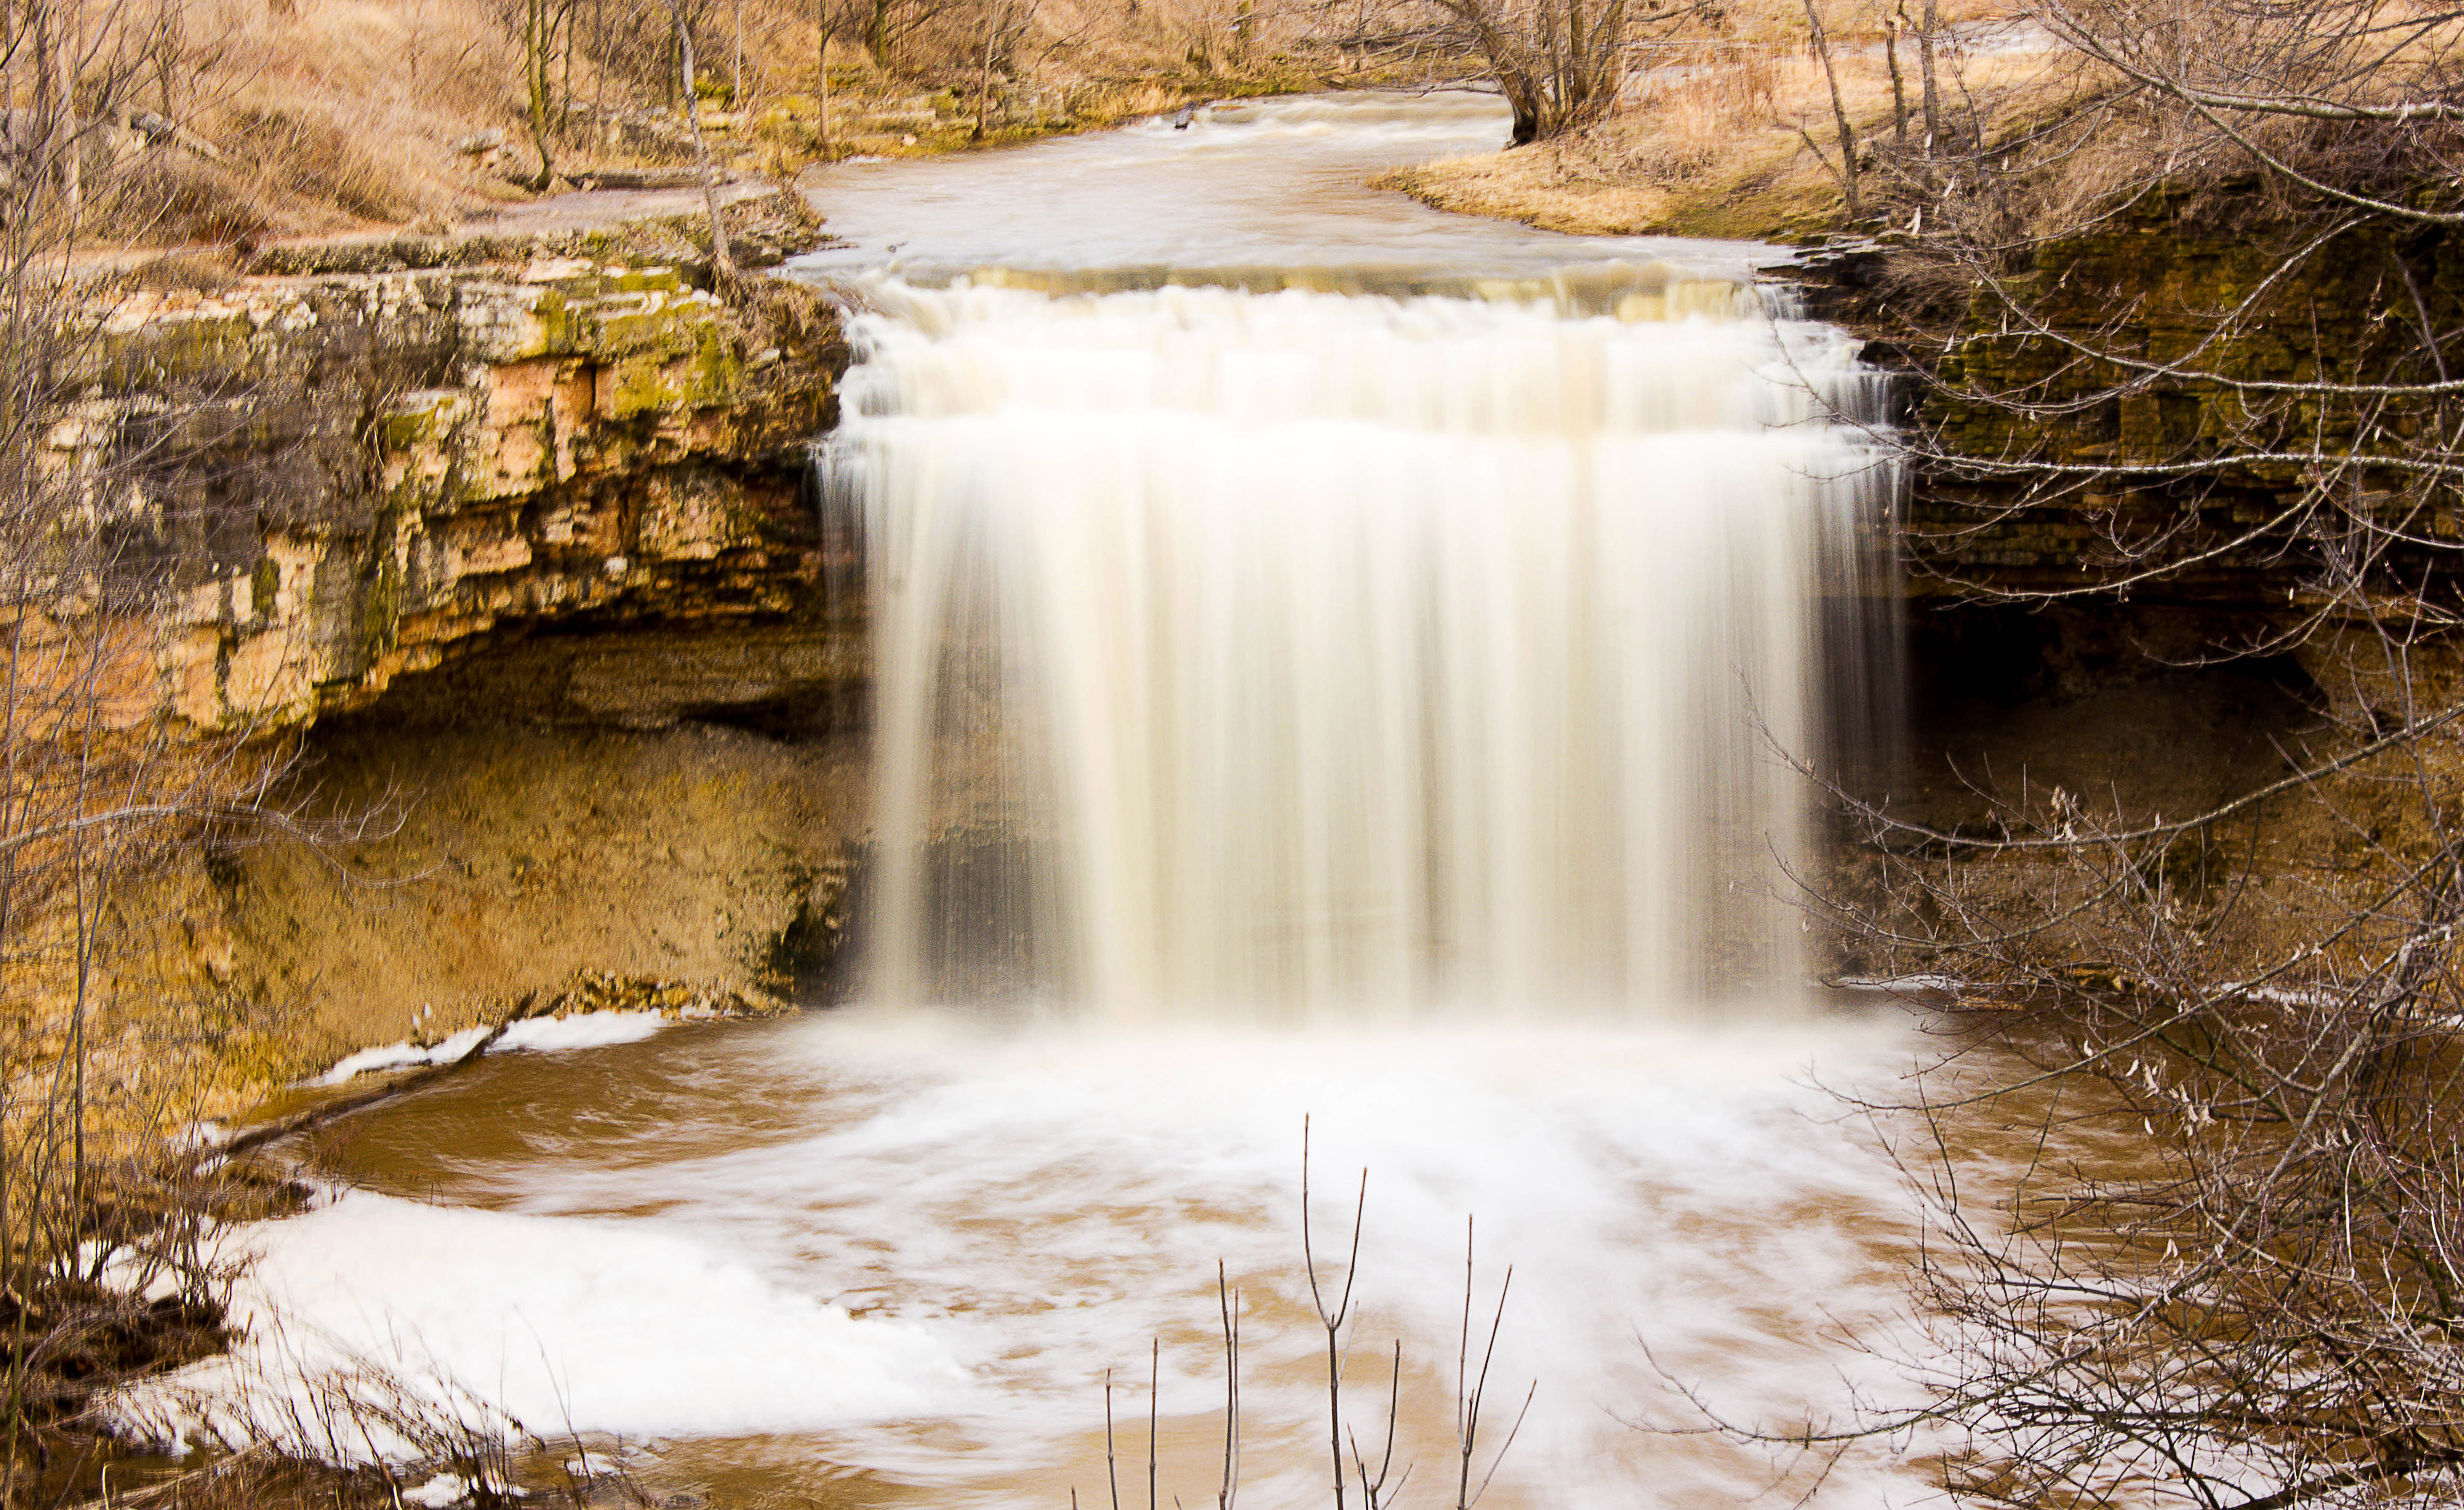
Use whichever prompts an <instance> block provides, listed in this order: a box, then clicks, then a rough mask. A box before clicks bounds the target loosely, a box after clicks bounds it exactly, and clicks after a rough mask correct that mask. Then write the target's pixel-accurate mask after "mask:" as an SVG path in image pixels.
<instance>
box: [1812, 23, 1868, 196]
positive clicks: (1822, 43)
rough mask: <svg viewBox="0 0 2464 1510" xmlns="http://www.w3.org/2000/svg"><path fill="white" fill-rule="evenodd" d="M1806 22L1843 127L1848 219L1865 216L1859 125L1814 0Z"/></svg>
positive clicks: (1843, 188)
mask: <svg viewBox="0 0 2464 1510" xmlns="http://www.w3.org/2000/svg"><path fill="white" fill-rule="evenodd" d="M1804 3H1805V23H1806V25H1808V26H1810V27H1812V28H1813V29H1814V55H1815V56H1816V57H1818V58H1820V59H1822V77H1823V79H1824V81H1825V82H1827V83H1829V84H1830V86H1831V119H1832V120H1833V121H1834V122H1835V123H1836V124H1837V126H1838V128H1839V191H1840V195H1841V197H1842V198H1844V199H1845V200H1846V201H1847V202H1848V218H1849V219H1850V220H1852V221H1856V220H1862V219H1864V218H1865V217H1864V212H1863V210H1862V209H1861V208H1859V205H1858V203H1857V128H1856V127H1855V126H1853V125H1851V124H1850V123H1849V121H1848V106H1847V105H1846V104H1845V103H1844V102H1843V101H1842V100H1841V99H1840V98H1839V74H1838V71H1837V70H1836V69H1834V68H1833V67H1832V66H1831V39H1830V38H1828V37H1826V36H1824V35H1823V34H1822V17H1821V15H1820V14H1819V13H1818V12H1816V11H1815V9H1814V0H1804Z"/></svg>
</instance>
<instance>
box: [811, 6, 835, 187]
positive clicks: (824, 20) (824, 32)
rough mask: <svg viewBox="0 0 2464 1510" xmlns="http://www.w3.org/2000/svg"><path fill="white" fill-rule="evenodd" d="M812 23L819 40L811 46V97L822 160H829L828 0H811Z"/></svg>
mask: <svg viewBox="0 0 2464 1510" xmlns="http://www.w3.org/2000/svg"><path fill="white" fill-rule="evenodd" d="M813 25H814V26H815V27H816V28H817V29H818V30H819V31H820V33H821V37H822V39H821V41H820V42H819V43H818V44H816V45H815V46H814V48H813V84H814V88H813V98H814V99H815V100H816V101H817V102H818V108H819V109H820V111H821V149H822V161H823V162H825V163H826V162H828V161H830V157H831V152H830V19H829V0H813Z"/></svg>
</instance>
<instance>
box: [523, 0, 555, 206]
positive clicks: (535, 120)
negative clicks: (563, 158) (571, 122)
mask: <svg viewBox="0 0 2464 1510" xmlns="http://www.w3.org/2000/svg"><path fill="white" fill-rule="evenodd" d="M554 25H555V22H554V18H553V16H552V15H551V13H550V11H548V0H525V3H524V5H523V7H522V76H523V77H522V85H523V90H524V93H525V94H526V95H527V96H528V97H529V101H530V121H531V143H532V145H534V146H535V147H537V148H538V149H539V177H538V179H537V180H535V181H534V182H533V183H532V185H531V186H532V187H533V188H534V189H536V190H538V191H539V193H542V194H544V193H546V192H547V191H548V190H549V189H550V188H552V187H554V186H555V184H556V150H555V148H554V146H553V145H552V144H551V142H550V138H551V136H552V135H553V132H552V130H551V127H550V124H549V119H548V118H549V117H550V115H551V114H553V112H554V109H555V98H554V96H555V93H556V76H555V75H554V74H553V73H551V72H550V71H549V70H550V67H551V56H550V54H551V51H552V49H553V47H554V45H555V40H556V39H555V36H554V31H553V29H554Z"/></svg>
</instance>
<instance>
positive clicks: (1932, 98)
mask: <svg viewBox="0 0 2464 1510" xmlns="http://www.w3.org/2000/svg"><path fill="white" fill-rule="evenodd" d="M1934 7H1935V0H1925V23H1924V28H1923V30H1921V31H1919V32H1918V33H1917V74H1918V76H1919V77H1921V78H1922V79H1923V80H1924V81H1925V150H1926V151H1927V152H1932V151H1934V150H1935V149H1936V147H1937V146H1938V145H1939V144H1940V143H1941V142H1942V95H1941V93H1940V91H1938V90H1937V89H1936V88H1935V87H1934V76H1933V29H1934V22H1935V19H1936V16H1937V12H1936V11H1935V9H1934Z"/></svg>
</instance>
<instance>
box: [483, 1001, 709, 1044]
mask: <svg viewBox="0 0 2464 1510" xmlns="http://www.w3.org/2000/svg"><path fill="white" fill-rule="evenodd" d="M668 1025H669V1022H668V1018H667V1017H666V1015H665V1014H663V1013H658V1012H622V1011H608V1012H577V1013H574V1014H573V1015H572V1016H570V1017H562V1018H523V1019H522V1020H521V1021H519V1022H517V1023H515V1024H513V1025H512V1026H511V1027H508V1028H507V1029H505V1033H504V1037H502V1038H500V1039H496V1041H495V1043H494V1044H493V1045H491V1046H490V1048H489V1050H488V1052H489V1053H491V1054H501V1053H510V1052H512V1051H514V1050H516V1049H532V1050H536V1051H538V1052H540V1053H555V1052H557V1051H558V1050H561V1049H593V1048H605V1047H606V1046H607V1045H609V1044H611V1043H639V1042H641V1041H642V1040H643V1039H647V1038H649V1036H650V1035H652V1034H654V1033H657V1032H658V1031H659V1030H661V1029H662V1028H665V1027H667V1026H668Z"/></svg>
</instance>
